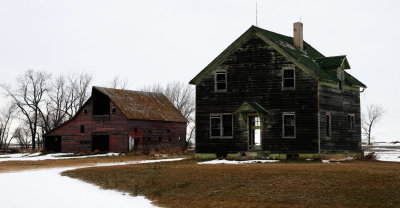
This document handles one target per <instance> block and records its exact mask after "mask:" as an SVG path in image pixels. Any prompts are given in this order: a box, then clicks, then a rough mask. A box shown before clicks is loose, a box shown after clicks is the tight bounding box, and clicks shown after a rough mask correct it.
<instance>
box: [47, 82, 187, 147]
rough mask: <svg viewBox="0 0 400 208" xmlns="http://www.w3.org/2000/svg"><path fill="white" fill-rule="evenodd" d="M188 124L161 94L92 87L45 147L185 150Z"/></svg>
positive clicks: (53, 132) (52, 131) (48, 135)
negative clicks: (88, 95) (86, 97)
mask: <svg viewBox="0 0 400 208" xmlns="http://www.w3.org/2000/svg"><path fill="white" fill-rule="evenodd" d="M186 123H187V120H186V118H185V117H184V116H183V115H182V114H181V113H180V111H179V110H177V109H176V108H175V106H174V105H173V104H172V103H171V102H170V101H169V100H168V98H167V97H165V95H163V94H162V93H152V92H139V91H130V90H120V89H111V88H103V87H93V88H92V95H91V97H90V98H89V99H88V100H87V101H86V103H85V104H84V105H83V107H82V108H81V109H80V110H79V111H78V112H77V114H76V115H75V116H74V117H73V118H72V119H71V120H69V121H67V122H65V123H64V124H63V125H61V126H59V127H57V128H55V129H53V130H51V131H49V132H48V133H47V134H46V135H45V136H44V137H45V148H46V149H47V150H49V151H55V152H81V151H83V152H90V151H95V150H100V151H110V152H128V151H134V150H144V149H146V148H150V147H154V146H162V145H165V146H178V147H182V148H183V147H184V145H185V142H186Z"/></svg>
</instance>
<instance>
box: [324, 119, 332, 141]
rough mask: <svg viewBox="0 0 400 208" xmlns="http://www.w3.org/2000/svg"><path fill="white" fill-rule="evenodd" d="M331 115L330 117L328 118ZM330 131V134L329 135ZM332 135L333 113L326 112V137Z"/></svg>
mask: <svg viewBox="0 0 400 208" xmlns="http://www.w3.org/2000/svg"><path fill="white" fill-rule="evenodd" d="M328 117H329V119H328ZM328 120H329V125H328ZM328 132H329V135H328ZM331 137H332V114H331V113H326V115H325V138H328V139H329V138H331Z"/></svg>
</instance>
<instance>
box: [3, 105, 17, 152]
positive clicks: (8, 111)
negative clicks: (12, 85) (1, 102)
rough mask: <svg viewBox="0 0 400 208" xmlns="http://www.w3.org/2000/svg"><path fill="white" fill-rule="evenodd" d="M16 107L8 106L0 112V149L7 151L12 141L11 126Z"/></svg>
mask: <svg viewBox="0 0 400 208" xmlns="http://www.w3.org/2000/svg"><path fill="white" fill-rule="evenodd" d="M15 107H16V106H15V105H13V104H10V105H7V106H6V107H5V108H4V109H3V110H2V111H1V112H0V149H3V150H5V149H7V148H8V146H9V145H10V142H11V140H12V135H10V130H11V126H12V123H13V120H14V114H15Z"/></svg>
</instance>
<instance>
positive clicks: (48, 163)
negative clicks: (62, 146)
mask: <svg viewBox="0 0 400 208" xmlns="http://www.w3.org/2000/svg"><path fill="white" fill-rule="evenodd" d="M151 159H162V158H160V157H155V156H148V155H141V154H134V153H129V154H127V155H124V156H111V157H104V156H101V157H92V158H71V159H60V160H42V161H6V162H0V173H1V172H13V171H22V170H31V169H40V168H56V167H76V166H87V165H92V164H96V163H112V162H124V161H136V160H151Z"/></svg>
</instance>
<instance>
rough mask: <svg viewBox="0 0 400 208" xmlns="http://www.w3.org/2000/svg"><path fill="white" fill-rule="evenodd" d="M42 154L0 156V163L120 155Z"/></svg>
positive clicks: (113, 154) (114, 154)
mask: <svg viewBox="0 0 400 208" xmlns="http://www.w3.org/2000/svg"><path fill="white" fill-rule="evenodd" d="M41 154H42V153H41V152H37V153H33V154H30V153H19V154H5V155H0V162H4V161H38V160H60V159H77V158H88V157H105V156H118V155H119V153H111V152H110V153H107V154H97V155H85V156H74V154H73V153H54V154H47V155H41Z"/></svg>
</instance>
